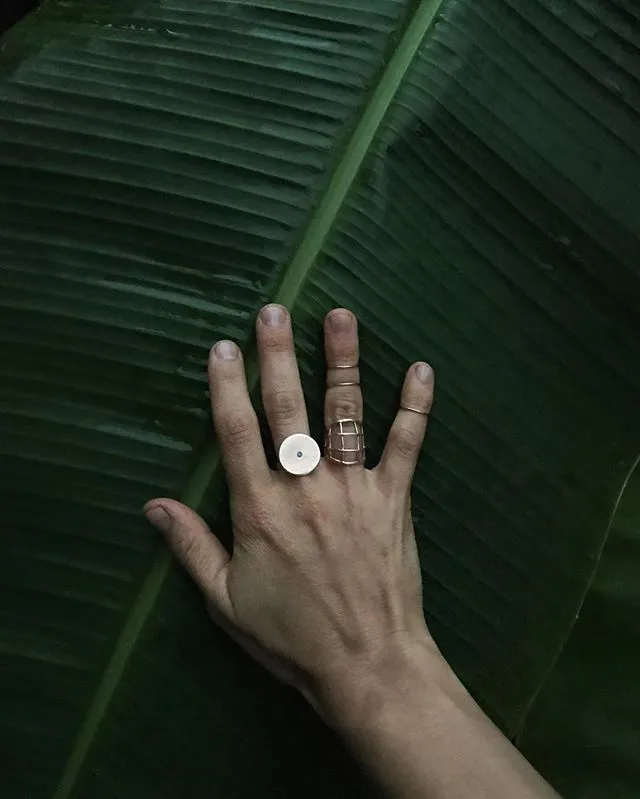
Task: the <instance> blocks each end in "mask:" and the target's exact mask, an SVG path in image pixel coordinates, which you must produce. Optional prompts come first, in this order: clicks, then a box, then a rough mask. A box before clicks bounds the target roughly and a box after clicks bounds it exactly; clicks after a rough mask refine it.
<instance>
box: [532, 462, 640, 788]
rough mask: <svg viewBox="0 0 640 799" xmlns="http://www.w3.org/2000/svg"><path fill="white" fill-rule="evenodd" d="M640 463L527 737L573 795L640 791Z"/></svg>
mask: <svg viewBox="0 0 640 799" xmlns="http://www.w3.org/2000/svg"><path fill="white" fill-rule="evenodd" d="M639 573H640V469H636V471H635V473H634V476H633V477H632V478H631V480H630V482H629V484H628V486H627V488H626V489H625V492H624V494H623V496H622V500H621V502H620V506H619V508H618V511H617V513H616V516H615V520H614V524H613V528H612V530H611V532H610V534H609V537H608V540H607V544H606V547H605V549H604V552H603V554H602V558H601V560H600V564H599V566H598V570H597V572H596V576H595V579H594V581H593V583H592V585H591V588H590V589H589V593H588V594H587V598H586V600H585V603H584V605H583V607H582V611H581V613H580V618H579V620H578V622H577V623H576V625H575V627H574V628H573V631H572V632H571V636H570V637H569V640H568V642H567V644H566V645H565V648H564V649H563V651H562V654H561V655H560V658H559V659H558V662H557V663H556V665H555V667H554V669H553V671H552V672H551V675H550V676H549V678H548V680H547V682H546V683H545V686H544V688H543V690H542V691H541V693H540V695H539V696H538V697H537V699H536V701H535V703H534V705H533V707H532V709H531V711H530V713H529V716H528V718H527V720H526V723H525V725H524V729H523V731H522V734H521V736H520V741H519V742H520V745H521V747H522V749H523V750H524V752H525V754H526V755H527V757H529V758H530V759H531V761H532V762H533V763H534V764H535V765H536V766H537V767H538V769H539V770H540V771H542V772H543V773H544V774H545V776H546V777H547V778H548V779H549V780H550V781H551V782H553V783H554V785H556V787H557V788H558V790H559V791H560V792H561V794H562V796H563V797H565V799H578V797H579V798H580V799H605V797H610V796H615V797H616V799H635V797H637V796H638V795H639V794H640V761H639V760H638V751H640V734H639V733H638V718H640V688H639V687H638V652H639V651H640V623H639V622H638V618H639V616H638V610H639V609H640V580H638V574H639Z"/></svg>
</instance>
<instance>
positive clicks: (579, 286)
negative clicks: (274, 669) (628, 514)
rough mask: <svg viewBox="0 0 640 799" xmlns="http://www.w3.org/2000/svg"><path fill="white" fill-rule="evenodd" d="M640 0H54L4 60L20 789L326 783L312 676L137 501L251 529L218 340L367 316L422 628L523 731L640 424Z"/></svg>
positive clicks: (366, 373)
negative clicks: (410, 514)
mask: <svg viewBox="0 0 640 799" xmlns="http://www.w3.org/2000/svg"><path fill="white" fill-rule="evenodd" d="M636 20H637V12H636V11H635V10H634V6H633V5H632V4H631V3H630V2H628V0H624V2H623V0H618V1H617V2H612V0H575V2H572V3H567V2H558V0H483V2H480V3H479V2H472V1H471V0H457V1H456V0H449V2H447V1H446V0H445V2H438V0H422V2H417V1H415V0H405V2H401V1H400V0H349V2H346V3H345V2H343V0H323V1H322V2H320V1H318V2H311V0H307V1H306V2H301V0H271V1H270V2H255V1H254V2H225V1H224V0H209V2H207V3H202V2H198V1H197V0H144V1H143V0H110V2H97V0H96V1H95V2H91V1H90V0H85V2H80V0H71V1H70V0H64V2H62V0H60V1H59V2H58V0H49V1H48V2H46V3H45V4H44V6H43V7H42V10H41V11H40V12H39V13H37V14H35V15H33V16H31V17H30V18H28V19H27V20H25V22H24V23H23V24H22V25H20V26H18V27H17V28H15V29H14V30H13V31H12V32H11V34H10V35H9V37H8V38H6V39H5V40H4V42H3V48H2V51H1V52H2V64H3V66H2V77H1V78H0V162H1V164H2V172H1V183H0V197H1V200H2V203H1V205H0V257H1V259H2V269H1V271H0V305H1V307H2V314H1V316H0V325H1V327H0V331H1V332H0V336H1V340H2V343H3V348H2V351H1V354H0V365H1V369H2V378H3V379H2V383H1V385H0V409H1V411H2V415H1V416H0V447H1V453H2V467H3V490H4V493H3V507H4V508H5V520H4V529H3V533H2V539H1V540H2V552H1V553H0V586H1V589H0V590H1V593H0V596H1V598H2V605H1V607H2V611H1V612H2V637H1V638H0V641H1V647H0V658H1V659H0V664H1V667H2V674H3V678H4V679H3V680H2V685H1V687H0V707H2V713H1V714H0V746H1V747H2V751H3V753H4V757H5V758H6V763H5V764H4V768H3V771H4V774H3V779H4V785H3V796H6V797H12V798H13V797H20V799H22V797H24V796H30V797H40V796H46V797H51V796H55V797H56V798H57V799H64V798H65V797H67V796H71V795H73V796H75V797H87V798H89V797H91V799H96V798H97V797H134V796H135V797H140V796H148V797H154V799H155V797H174V796H177V795H179V796H188V797H203V798H204V797H210V796H211V795H220V796H224V797H233V796H248V795H249V794H251V795H253V794H254V793H255V791H256V790H262V791H265V792H266V793H267V795H280V796H293V795H297V794H299V793H300V792H304V795H305V796H315V795H317V796H326V795H333V796H340V795H347V794H351V793H353V792H354V791H357V790H359V789H360V788H361V789H362V790H363V791H365V792H366V788H364V787H362V786H361V782H360V779H359V778H358V777H357V775H356V774H355V773H353V771H352V770H351V768H350V767H348V766H347V761H346V760H345V759H344V757H343V756H342V754H341V753H340V751H339V750H338V749H337V748H336V747H335V746H334V745H333V744H332V743H331V742H332V740H333V739H332V738H331V737H330V736H329V734H328V733H326V732H325V731H324V730H323V729H322V727H321V725H320V724H319V722H317V721H315V719H313V717H312V714H311V712H310V711H308V710H307V709H306V708H305V707H303V705H302V703H301V702H300V701H299V700H298V699H297V698H296V697H294V696H292V695H291V694H290V693H289V692H288V691H287V690H285V689H283V688H280V687H278V686H276V685H274V684H273V682H272V681H271V680H270V678H269V677H267V676H266V675H263V674H262V673H261V672H260V671H259V669H258V668H257V667H255V666H253V665H252V664H250V663H249V662H248V661H247V660H246V659H245V658H244V657H243V656H242V655H241V654H240V653H238V652H237V651H236V650H235V649H234V648H233V646H232V645H231V644H230V643H229V642H228V641H227V640H226V639H225V638H224V636H223V635H222V634H220V633H218V632H216V631H214V630H212V629H211V627H210V624H209V623H208V622H207V619H206V617H205V614H204V612H203V611H202V609H201V607H200V605H199V603H198V601H197V599H196V596H195V592H194V591H193V589H192V588H191V586H189V585H188V583H187V582H186V580H185V579H184V578H183V577H182V575H180V574H179V573H178V572H177V571H176V570H174V569H172V568H170V560H169V558H168V556H167V554H166V552H165V550H164V548H163V547H162V546H161V545H160V544H159V543H158V542H157V540H156V537H155V535H154V534H153V532H152V531H151V530H150V529H148V528H147V526H146V525H145V524H144V523H143V521H142V520H141V518H140V507H141V505H142V503H143V502H144V501H145V500H146V499H147V498H149V497H151V496H154V495H157V494H159V493H163V494H164V493H169V494H174V495H180V496H182V497H183V498H184V499H185V500H186V501H187V502H189V503H191V504H193V505H195V506H197V507H199V508H200V509H201V510H203V511H204V512H205V513H207V514H208V515H209V516H211V517H212V519H213V521H212V523H213V524H214V526H215V528H216V529H217V530H219V531H220V530H222V531H223V532H224V531H225V530H226V529H227V526H228V523H227V522H226V521H225V520H226V512H225V501H224V499H225V497H224V490H223V477H222V474H221V468H220V463H219V459H218V454H217V450H216V446H215V442H212V440H211V434H210V426H209V422H208V417H207V411H206V408H207V399H206V393H205V383H204V379H203V376H204V366H205V360H206V353H207V348H208V346H209V345H210V344H211V343H212V342H213V341H214V340H215V339H216V338H218V337H222V336H225V337H233V338H236V339H237V340H238V341H239V342H240V343H241V344H242V346H243V348H244V349H245V351H246V353H247V357H248V360H249V362H250V364H251V369H250V371H251V381H252V384H254V385H255V382H256V369H255V357H254V344H253V339H252V334H251V329H252V322H253V318H254V316H255V314H256V312H257V310H258V308H259V306H260V305H261V303H263V302H265V301H266V300H268V299H275V300H279V301H282V302H286V303H287V304H289V305H290V307H291V308H292V311H293V314H294V318H295V322H296V330H297V336H298V345H299V355H300V360H301V367H302V371H303V374H304V378H305V382H306V388H307V392H308V397H309V404H310V409H311V412H312V415H313V416H314V418H315V421H316V424H318V423H319V422H320V409H321V388H322V368H321V366H322V354H321V346H320V345H321V341H320V335H319V332H320V319H321V316H322V314H323V313H324V312H325V311H326V310H328V309H329V308H330V307H332V306H333V305H338V304H344V305H348V306H350V307H352V308H353V309H354V310H355V311H356V312H357V313H358V314H359V315H360V317H361V321H362V339H363V341H362V344H363V347H362V349H363V381H364V385H365V390H366V398H367V426H368V428H367V429H368V438H369V443H370V445H371V451H372V452H373V453H374V454H375V452H377V451H379V448H380V446H381V442H382V440H383V436H384V433H385V431H386V429H387V426H388V424H389V422H390V419H391V417H392V413H393V410H394V407H395V403H396V400H397V390H398V386H399V383H400V379H401V375H402V373H403V371H404V369H405V367H406V364H407V363H408V362H409V361H410V360H412V359H415V358H423V357H426V358H428V359H429V360H430V361H431V362H432V363H433V364H434V365H435V367H436V371H437V373H438V381H439V382H438V386H439V387H438V401H437V407H436V412H435V415H434V419H433V423H432V426H431V427H430V439H429V447H428V452H427V454H426V456H425V458H424V460H423V462H422V464H421V466H420V469H419V472H418V475H417V479H416V487H415V502H414V507H415V516H416V522H417V526H418V531H419V538H420V545H421V556H422V562H423V567H424V575H425V604H426V610H427V614H428V618H429V623H430V625H431V628H432V630H433V632H434V634H435V635H436V637H437V639H438V641H439V642H440V644H441V646H442V647H443V649H444V650H445V652H446V654H447V656H448V657H449V658H450V660H451V662H452V663H453V664H454V666H455V667H456V668H457V669H458V671H459V673H460V674H461V676H462V677H463V679H464V680H465V681H466V682H467V683H468V684H469V685H470V687H471V688H472V690H473V691H474V693H475V694H476V696H477V697H478V699H479V700H480V701H481V703H482V704H483V705H484V707H486V708H487V710H488V711H489V712H490V713H491V714H492V715H493V716H494V718H496V719H497V720H498V722H499V723H500V724H502V725H503V727H504V728H505V729H507V730H510V729H514V728H515V727H516V726H517V724H518V722H519V720H520V719H521V717H522V715H523V713H524V711H525V710H526V708H527V707H528V705H529V702H530V700H531V697H532V696H533V695H534V694H535V692H536V691H537V690H538V688H539V685H540V683H541V681H542V679H543V678H544V675H545V674H546V673H547V671H548V669H549V668H550V666H551V663H552V662H553V660H554V658H555V656H556V654H557V652H558V650H559V648H560V646H561V645H562V642H563V641H564V639H565V637H566V635H567V633H568V630H569V629H570V627H571V625H572V623H573V620H574V619H575V615H576V610H577V607H578V606H579V603H580V601H581V598H582V595H583V593H584V591H585V589H586V586H587V583H588V581H589V579H590V576H591V573H592V571H593V568H594V566H595V564H596V562H597V559H598V557H599V553H600V549H601V546H602V542H603V537H604V534H605V530H606V526H607V523H608V518H609V514H610V510H611V506H612V503H613V501H614V498H615V496H616V493H617V490H618V488H619V484H620V482H621V480H622V476H623V475H624V474H625V473H626V471H627V470H628V463H629V460H630V458H631V457H632V456H633V455H634V454H635V451H636V448H637V442H638V439H639V438H640V435H639V430H638V421H637V413H636V406H635V397H636V396H637V391H638V387H639V386H638V384H639V382H640V377H639V375H638V372H637V369H636V368H635V366H636V364H637V357H638V340H639V339H638V336H637V333H638V329H639V324H638V322H639V320H638V312H637V309H638V307H640V306H639V300H640V287H639V286H640V284H639V281H638V268H637V252H638V238H639V233H640V222H639V219H640V215H639V214H638V200H637V185H638V177H640V157H639V153H638V149H639V145H638V142H639V141H640V138H639V137H638V135H637V133H638V111H639V106H640V103H639V95H638V91H637V77H636V74H637V71H636V66H637V58H638V50H637V39H636V38H634V37H635V36H636V33H635V30H636V29H635V28H634V27H633V23H634V22H635V21H636Z"/></svg>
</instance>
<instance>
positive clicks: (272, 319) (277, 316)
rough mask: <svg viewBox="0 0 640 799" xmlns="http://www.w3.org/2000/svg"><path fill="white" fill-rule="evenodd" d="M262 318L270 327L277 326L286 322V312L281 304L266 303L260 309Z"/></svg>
mask: <svg viewBox="0 0 640 799" xmlns="http://www.w3.org/2000/svg"><path fill="white" fill-rule="evenodd" d="M260 318H261V319H262V321H263V322H264V323H265V325H268V326H269V327H277V326H278V325H282V324H284V320H285V319H286V314H285V311H284V308H283V307H282V306H281V305H266V306H265V307H264V308H263V309H262V310H261V311H260Z"/></svg>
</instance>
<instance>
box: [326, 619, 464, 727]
mask: <svg viewBox="0 0 640 799" xmlns="http://www.w3.org/2000/svg"><path fill="white" fill-rule="evenodd" d="M442 692H445V693H447V694H451V693H454V694H456V695H461V694H466V690H465V689H464V687H463V686H462V683H460V681H459V680H458V678H457V677H456V676H455V674H454V672H453V670H452V669H451V667H450V666H449V664H448V663H447V662H446V660H445V659H444V657H443V656H442V654H441V652H440V650H439V649H438V647H437V646H436V644H435V642H434V641H433V639H432V638H431V636H430V635H429V634H428V633H425V635H423V636H420V637H418V638H411V639H406V638H402V637H399V638H398V639H396V640H394V641H392V642H389V644H388V645H387V646H385V647H384V651H383V652H382V653H381V654H380V655H379V656H377V657H375V658H362V659H359V660H356V661H353V662H351V663H348V664H344V665H342V666H341V667H340V668H338V669H336V670H334V671H333V672H332V673H331V674H328V675H324V676H323V677H322V678H320V679H319V680H318V684H317V685H316V689H315V690H314V691H313V693H314V695H315V698H316V701H315V702H314V703H313V704H314V706H315V707H316V708H317V709H318V710H319V712H320V713H321V715H322V716H323V718H324V719H325V721H326V722H327V723H328V724H329V725H330V726H332V727H334V728H335V729H336V730H337V731H338V732H342V733H343V734H345V735H350V734H351V733H352V732H353V731H357V730H364V729H367V728H368V727H370V726H375V725H376V719H377V718H378V717H379V716H380V714H381V713H383V712H384V711H385V710H386V709H387V708H388V707H390V706H392V705H395V704H396V703H399V704H401V705H402V704H405V703H407V702H411V701H412V697H417V696H419V697H424V696H425V694H429V695H435V694H438V693H442Z"/></svg>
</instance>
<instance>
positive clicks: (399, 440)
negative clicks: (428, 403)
mask: <svg viewBox="0 0 640 799" xmlns="http://www.w3.org/2000/svg"><path fill="white" fill-rule="evenodd" d="M391 443H392V445H393V448H394V449H395V450H396V452H397V453H398V454H399V455H401V456H402V457H404V458H412V457H413V456H414V455H415V452H416V450H417V448H418V442H417V436H416V435H415V433H414V432H413V430H411V428H409V427H404V426H402V427H400V426H398V427H396V428H394V429H393V430H392V432H391Z"/></svg>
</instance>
